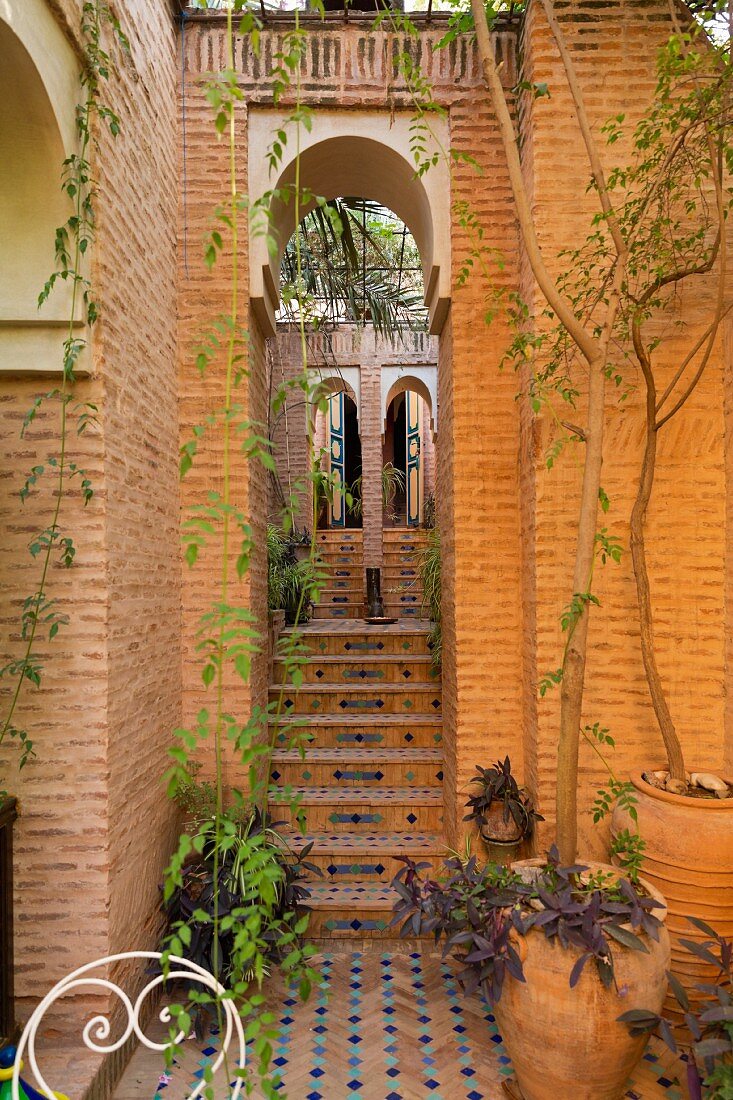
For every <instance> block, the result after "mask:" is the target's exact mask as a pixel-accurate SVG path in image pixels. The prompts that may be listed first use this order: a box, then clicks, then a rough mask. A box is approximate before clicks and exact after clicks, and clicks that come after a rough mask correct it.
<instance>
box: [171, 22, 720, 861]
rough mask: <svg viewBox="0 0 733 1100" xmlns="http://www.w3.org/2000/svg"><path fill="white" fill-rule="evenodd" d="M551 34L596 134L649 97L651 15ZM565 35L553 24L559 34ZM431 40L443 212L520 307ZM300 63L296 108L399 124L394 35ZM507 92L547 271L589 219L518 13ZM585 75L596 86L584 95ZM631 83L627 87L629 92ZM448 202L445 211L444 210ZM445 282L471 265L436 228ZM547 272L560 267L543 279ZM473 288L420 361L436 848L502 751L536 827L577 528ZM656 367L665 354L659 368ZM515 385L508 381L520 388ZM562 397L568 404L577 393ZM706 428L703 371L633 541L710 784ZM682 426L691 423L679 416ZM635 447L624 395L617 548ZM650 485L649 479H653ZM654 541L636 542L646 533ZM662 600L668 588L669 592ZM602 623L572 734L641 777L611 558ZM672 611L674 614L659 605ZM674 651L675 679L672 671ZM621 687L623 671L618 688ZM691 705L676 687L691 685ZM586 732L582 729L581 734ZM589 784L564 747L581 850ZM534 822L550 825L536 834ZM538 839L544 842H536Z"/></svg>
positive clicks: (261, 76)
mask: <svg viewBox="0 0 733 1100" xmlns="http://www.w3.org/2000/svg"><path fill="white" fill-rule="evenodd" d="M564 14H566V15H568V16H572V19H571V23H570V24H568V28H569V31H570V38H571V41H572V42H573V44H574V46H582V49H581V50H578V58H579V69H580V73H581V78H582V79H583V82H584V85H585V86H586V88H587V90H588V104H589V109H590V111H591V113H592V115H593V117H594V119H595V122H596V124H597V125H598V126H600V124H601V123H602V122H603V121H605V118H606V117H607V115H608V114H609V113H611V112H615V111H617V110H624V109H628V110H629V111H631V112H632V113H633V110H634V109H636V110H638V108H639V105H640V103H641V102H642V101H643V97H644V94H650V93H651V90H652V88H653V83H654V72H653V64H654V48H653V43H654V42H655V41H657V40H658V39H659V36H660V35H662V34H664V33H665V27H666V24H665V23H664V13H663V11H662V9H661V7H657V6H656V5H653V6H647V7H644V8H643V9H642V8H638V7H634V6H633V5H631V4H628V5H625V4H609V5H608V6H607V7H605V8H603V9H602V11H601V10H600V9H597V6H594V7H593V9H592V11H591V9H590V8H588V9H587V10H586V7H584V5H583V3H582V2H579V3H575V4H572V5H564ZM573 21H574V22H573ZM187 33H188V43H189V44H188V55H187V56H188V65H189V68H190V70H191V71H192V72H194V73H195V72H198V71H202V70H203V69H204V68H206V67H210V66H211V64H212V63H216V60H217V58H218V57H219V56H220V54H221V48H222V30H221V24H220V23H217V21H216V20H209V21H202V22H201V23H198V24H197V25H196V26H193V27H189V30H188V32H187ZM436 33H437V32H435V31H432V30H431V31H429V30H425V29H424V30H423V31H421V38H420V42H421V46H420V56H421V60H422V63H423V66H424V70H425V72H426V75H427V76H428V78H429V79H431V80H432V82H433V91H434V95H435V98H436V100H437V101H438V102H440V103H441V104H442V105H443V106H445V107H446V108H447V109H448V111H449V116H450V127H451V141H452V144H453V146H454V147H455V148H457V149H459V150H461V151H463V152H466V153H468V154H470V155H471V156H473V157H475V158H476V159H477V160H478V162H479V164H480V165H481V168H482V169H483V175H482V176H481V177H477V176H476V173H475V171H474V170H473V169H472V168H470V167H468V166H466V165H459V166H457V167H456V168H455V169H454V175H453V194H452V199H453V200H456V199H458V200H462V199H465V200H469V201H470V202H471V203H472V205H473V209H474V211H475V213H477V215H478V216H479V219H480V222H481V225H482V227H483V229H484V233H485V241H486V243H487V244H488V245H489V246H490V247H495V248H497V249H499V250H500V251H501V252H502V253H503V255H504V256H505V257H506V261H507V262H506V264H505V266H504V268H503V271H501V272H497V273H496V276H495V278H496V284H497V285H503V286H504V287H506V288H511V287H515V286H521V287H522V290H523V293H524V296H525V297H526V298H527V299H528V300H530V301H531V302H534V305H535V308H540V307H539V305H538V300H537V297H536V295H535V294H534V291H533V285H532V280H531V278H530V277H529V274H528V272H527V270H526V267H525V266H524V265H523V260H522V254H521V250H520V248H519V242H518V238H517V232H516V227H515V221H514V215H513V209H512V201H511V196H510V193H509V188H508V181H507V177H506V172H505V169H504V166H503V155H502V152H501V148H500V144H499V141H498V134H497V131H496V126H495V123H494V120H493V117H492V112H491V110H490V107H489V104H488V97H487V95H486V93H485V91H484V89H483V87H482V85H481V81H480V78H479V72H478V65H477V60H476V57H475V54H474V52H473V49H472V48H470V47H469V45H468V43H467V42H466V41H459V42H458V43H455V44H453V45H452V46H451V48H450V49H449V50H446V51H439V52H437V53H433V52H432V51H431V50H430V49H429V48H428V45H429V44H430V43H432V40H433V39H432V36H433V35H434V34H436ZM310 34H311V36H312V40H313V48H312V49H311V50H310V51H309V52H308V54H307V56H306V58H305V59H304V66H303V74H302V75H303V80H304V84H303V86H304V89H305V93H304V94H305V97H306V99H307V100H308V102H310V103H311V104H312V105H313V106H314V107H316V108H317V107H318V106H319V105H326V104H328V105H331V106H333V105H334V103H338V104H340V105H342V106H344V107H345V108H348V107H349V106H359V107H361V108H365V107H370V106H374V107H380V108H381V107H382V106H383V104H384V102H385V97H386V98H387V101H388V102H390V103H391V104H392V105H393V106H394V107H395V108H399V107H401V106H409V97H408V96H407V95H406V94H405V91H404V89H403V87H402V86H401V82H400V80H399V79H398V78H397V77H395V75H394V73H392V72H390V70H389V66H388V65H387V64H386V62H385V58H386V57H388V56H389V55H390V52H391V51H392V50H393V49H394V48H397V45H398V43H399V44H400V45H401V44H402V41H403V40H402V39H401V38H399V37H398V38H397V39H395V38H394V36H390V35H389V34H388V33H387V32H386V31H380V32H371V31H369V30H367V29H366V28H365V26H364V25H363V24H361V25H359V24H357V25H352V26H349V27H342V28H340V29H339V30H338V31H335V30H333V29H331V28H326V29H323V28H320V27H317V26H314V27H313V29H312V30H311V31H310ZM523 35H524V37H523V45H522V52H521V56H522V65H523V75H524V76H525V77H526V78H527V79H531V80H548V82H549V84H550V87H551V90H552V98H551V99H550V100H549V101H538V102H537V103H534V104H532V103H523V104H522V107H521V111H520V118H521V126H522V134H523V142H522V148H523V157H524V171H525V175H526V179H527V184H528V186H529V188H530V192H531V196H532V201H533V204H534V209H535V211H536V215H537V219H538V224H539V232H540V240H541V245H542V247H543V250H544V251H545V254H546V256H547V258H548V261H549V262H550V263H551V265H552V264H555V263H556V261H555V259H554V257H555V256H556V255H557V253H558V251H559V249H560V248H561V247H563V246H564V245H567V244H572V243H573V242H577V241H578V240H579V239H582V236H584V235H585V232H586V225H587V219H588V217H589V215H590V205H589V203H590V200H586V204H585V207H584V205H583V201H584V200H582V199H581V200H579V199H578V195H581V196H582V195H584V193H585V185H586V181H587V175H588V170H587V166H586V163H585V160H584V156H583V153H582V149H581V147H580V144H579V142H578V141H577V140H576V138H577V133H576V129H575V123H574V121H573V118H572V116H571V112H570V105H569V102H568V98H567V93H566V92H565V90H564V82H563V80H562V79H561V74H560V71H559V65H558V61H557V58H556V57H555V54H554V50H553V49H552V47H551V45H550V43H549V42H548V36H547V33H546V30H545V28H544V27H543V26H542V23H541V20H540V19H539V17H538V13H537V10H536V9H535V8H532V9H531V11H530V14H529V17H528V19H527V22H526V25H525V28H524V32H523ZM279 43H280V32H279V31H278V30H277V29H273V30H271V31H267V32H266V33H265V36H264V41H263V52H262V61H258V60H256V59H253V58H252V57H251V56H250V54H249V52H248V50H247V49H246V48H245V47H244V45H242V48H241V49H240V50H239V51H238V64H239V66H240V70H241V81H242V86H243V88H244V90H245V95H246V97H247V98H248V100H249V101H251V102H253V103H255V102H256V103H263V102H267V98H268V94H269V88H268V81H267V76H266V73H267V64H268V61H267V59H268V58H269V57H270V56H272V55H273V54H274V53H275V52H276V50H277V48H278V46H279ZM498 49H499V51H500V54H501V56H502V58H503V60H504V61H505V65H504V78H505V80H506V83H507V86H511V85H512V84H513V83H514V80H515V76H516V74H515V72H514V58H515V42H514V38H513V33H512V32H510V31H505V32H502V33H501V34H500V35H499V37H498ZM599 73H600V74H602V75H601V77H600V78H599ZM630 73H633V74H634V79H633V80H631V79H630V77H629V74H630ZM446 201H447V200H446ZM452 248H453V269H454V274H455V273H457V271H458V270H459V268H460V266H461V264H462V261H463V259H464V258H465V255H466V253H467V251H468V249H469V248H470V241H469V239H468V236H467V234H466V233H465V232H464V230H463V229H462V228H461V226H460V224H459V221H458V219H457V218H455V217H454V222H453V230H452ZM556 266H557V270H558V271H559V270H560V267H559V262H558V264H557V265H556ZM486 296H487V287H486V285H485V284H484V282H483V280H482V279H481V277H480V276H479V275H472V276H471V278H470V279H469V280H468V282H467V283H466V285H465V286H461V287H455V288H454V292H453V302H452V309H451V318H450V321H449V323H448V324H447V325H446V327H445V329H444V333H443V335H442V338H441V349H440V403H441V421H440V431H439V433H438V442H437V447H438V454H437V470H438V478H437V481H438V498H439V510H440V515H441V526H442V528H443V539H444V548H445V549H444V557H445V560H444V577H445V580H444V585H445V610H444V616H445V617H444V631H445V639H446V647H445V663H444V670H443V673H444V699H445V703H444V706H445V713H446V727H447V728H446V737H447V742H448V745H449V760H448V761H447V764H446V775H447V782H446V789H447V792H448V794H447V803H446V808H447V813H448V830H449V834H450V835H451V836H453V837H454V836H455V835H456V833H457V831H458V826H459V818H460V816H461V807H460V805H456V803H457V802H458V803H460V802H461V801H462V797H463V796H462V793H461V791H462V789H463V786H464V785H465V782H466V780H467V779H468V778H469V777H470V774H471V772H472V769H473V766H474V764H475V763H477V762H479V761H480V762H482V763H486V762H487V761H490V760H491V759H492V758H494V757H495V756H496V755H498V754H499V753H501V754H503V753H505V752H509V753H510V755H511V756H512V757H513V759H514V761H515V765H516V766H517V768H518V770H519V771H520V772H523V774H524V775H525V776H526V779H527V782H528V783H529V784H530V786H531V787H532V789H533V790H535V791H536V793H537V795H538V797H539V799H540V803H541V808H542V810H543V812H545V813H547V815H548V818H550V819H551V816H552V804H553V797H554V796H553V775H554V767H555V747H556V746H555V742H556V730H557V718H558V699H557V695H556V694H555V695H549V696H548V697H547V698H546V699H545V700H544V701H542V702H541V703H539V704H538V702H537V698H536V684H537V679H538V676H539V675H540V674H542V673H543V672H544V671H545V670H547V669H550V668H556V667H557V666H558V664H559V662H560V658H561V652H562V638H561V635H560V629H559V622H558V620H559V613H560V611H561V609H562V607H563V605H564V604H565V603H566V602H567V600H568V598H569V589H570V576H571V571H572V556H573V536H572V532H573V524H574V522H575V521H576V518H577V517H576V511H577V489H578V477H577V472H576V468H575V466H574V465H573V464H572V462H570V461H569V460H565V461H563V462H561V463H560V464H559V466H558V467H557V468H556V469H555V470H553V471H552V472H551V473H547V471H546V470H545V468H544V453H545V449H546V446H547V443H548V441H549V427H548V425H547V424H546V423H545V422H544V421H543V420H542V418H539V419H538V418H536V417H534V416H533V415H532V413H531V411H530V410H529V409H528V407H527V406H526V403H525V402H523V401H519V402H518V401H517V400H516V396H517V393H518V391H519V390H521V388H522V382H523V380H522V379H521V378H517V377H516V376H514V375H513V374H512V373H511V372H507V371H504V372H500V371H499V369H498V365H499V362H500V360H501V358H502V355H503V352H504V349H505V347H506V344H507V341H508V338H509V332H508V329H507V328H506V327H505V326H504V324H503V323H502V321H501V318H499V319H497V320H495V321H494V322H493V324H491V325H490V326H488V327H486V326H483V325H482V324H480V323H479V322H480V320H481V317H482V315H483V312H484V309H485V305H486ZM674 354H675V349H674V347H672V346H670V350H669V356H670V362H671V361H672V358H673V356H674ZM525 381H526V380H525ZM581 388H582V387H581ZM711 402H712V403H713V405H714V407H715V408H717V409H721V410H722V392H721V379H720V363H719V362H717V363H715V364H713V365H712V367H711V369H710V370H709V371H708V373H707V375H706V378H705V381H704V385H703V387H702V388H701V389H700V392H699V394H698V395H697V396H696V398H695V401H694V402H693V403H691V404H690V407H689V408H688V409H687V410H686V411H685V414H684V416H683V417H682V418H681V419H680V421H679V422H678V423H677V424H676V425H675V426H674V427H673V428H671V429H669V430H668V433H667V436H666V439H664V440H663V442H662V450H661V453H660V474H659V481H658V488H657V494H656V497H655V503H654V506H653V510H652V514H651V515H650V520H649V528H650V534H651V535H652V539H653V541H654V549H653V552H652V555H651V558H652V562H651V564H652V568H653V581H654V585H655V596H656V599H657V604H658V610H659V622H658V626H657V637H658V641H659V644H660V648H661V649H662V653H661V657H660V661H661V665H662V667H663V670H664V673H665V677H666V678H667V679H668V682H669V686H670V690H671V698H672V703H673V706H674V708H675V712H676V713H678V714H679V719H680V729H681V732H682V734H683V738H684V739H685V741H686V743H687V744H689V746H690V747H691V748H692V747H694V749H695V757H696V760H697V761H698V763H704V764H705V765H706V766H707V765H711V766H712V765H715V766H720V764H721V763H722V758H723V699H724V609H723V600H722V594H723V563H724V554H725V544H724V537H725V535H724V532H725V523H724V518H725V517H724V507H725V494H724V492H723V491H722V490H723V485H724V482H723V452H722V445H723V434H722V433H723V415H722V411H721V412H720V413H719V414H718V415H717V417H713V418H712V420H711V418H710V417H709V416H708V417H706V419H705V424H704V427H703V425H702V423H701V422H700V421H699V419H698V418H699V417H700V416H702V415H703V412H704V410H705V408H706V407H708V408H709V407H711ZM698 410H699V411H698ZM640 441H641V430H640V424H639V421H638V398H636V399H634V400H632V401H631V402H630V403H629V404H628V405H627V407H626V408H624V409H623V410H622V411H618V410H616V409H614V408H613V407H612V401H611V399H609V428H608V443H607V458H606V467H605V474H604V485H605V487H606V489H607V491H608V492H609V495H610V496H611V498H612V510H611V512H610V513H609V515H608V517H605V518H604V522H606V523H607V525H608V527H609V530H611V531H612V532H613V533H618V534H619V537H620V538H621V539H622V541H625V542H628V516H629V511H630V506H631V499H632V493H633V479H634V476H635V473H636V468H637V463H638V455H639V446H640ZM662 467H664V468H663V469H662ZM672 493H674V499H675V501H676V507H678V508H679V510H680V527H679V529H678V532H679V534H680V536H681V537H678V538H675V539H674V540H670V539H668V538H665V537H664V531H665V530H666V524H668V523H669V522H670V513H669V512H668V510H667V509H666V508H665V505H664V501H665V498H667V499H669V497H670V496H671V494H672ZM655 532H656V533H657V535H658V537H657V538H656V539H654V533H655ZM680 582H682V583H680ZM597 584H598V587H599V593H600V595H601V597H602V600H603V608H602V609H601V610H600V611H598V612H596V613H595V614H594V619H593V628H592V631H593V632H592V644H593V651H592V657H591V660H590V662H589V668H588V688H587V693H586V714H587V721H589V722H592V721H595V720H600V721H602V722H603V723H604V724H606V725H609V726H610V727H611V728H612V729H613V731H614V733H615V734H616V737H617V741H618V746H619V747H618V749H617V752H616V757H615V766H616V768H617V769H618V771H619V772H620V773H624V772H625V771H626V770H627V769H629V768H631V767H632V766H642V765H645V764H646V763H647V762H650V760H651V759H652V758H653V760H654V762H656V761H657V760H658V759H659V752H658V742H657V739H656V735H655V732H654V724H653V720H652V715H651V712H650V708H649V705H648V702H647V698H646V690H645V684H644V680H643V675H642V672H641V663H640V657H639V652H638V643H637V633H638V631H637V626H636V620H635V597H634V587H633V580H632V577H631V575H630V562H629V560H628V557H627V558H625V560H624V562H623V564H622V565H621V566H620V567H615V566H609V567H607V568H606V569H605V570H604V571H602V572H601V573H599V575H598V577H597ZM680 591H683V592H684V593H685V599H684V601H681V600H680V599H679V593H680ZM679 653H684V655H685V661H684V662H680V661H679V660H678V657H679ZM620 670H623V671H622V672H621V674H619V672H620ZM693 670H694V681H695V684H696V689H695V692H694V693H693V692H690V691H689V690H688V684H689V680H690V675H691V674H693ZM700 698H705V701H706V706H705V713H706V719H705V722H704V724H703V725H704V728H702V729H701V728H700V724H699V719H698V722H697V723H696V724H693V721H694V720H693V708H694V705H695V704H694V702H693V700H699V699H700ZM584 720H585V719H584ZM600 778H601V775H600V773H599V771H598V769H597V767H596V764H595V762H594V761H593V760H592V759H591V758H590V756H589V754H588V753H586V752H585V751H583V759H582V779H581V792H580V797H581V809H582V823H583V829H582V832H583V843H584V844H585V845H586V847H588V848H589V849H591V850H592V851H594V852H596V853H600V852H601V851H602V850H603V846H604V842H605V841H604V836H603V833H602V832H601V831H593V830H592V829H591V828H589V827H588V826H589V820H590V819H589V815H588V812H587V811H588V806H589V804H590V801H591V800H592V798H593V791H594V787H595V785H596V784H597V782H598V781H599V780H600ZM550 824H551V822H550ZM544 835H549V825H548V828H547V830H546V831H545V834H544Z"/></svg>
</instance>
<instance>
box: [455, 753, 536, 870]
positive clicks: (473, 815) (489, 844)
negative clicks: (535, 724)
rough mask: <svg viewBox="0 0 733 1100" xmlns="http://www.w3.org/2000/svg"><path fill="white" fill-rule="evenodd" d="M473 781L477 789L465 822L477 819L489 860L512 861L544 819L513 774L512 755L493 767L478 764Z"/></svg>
mask: <svg viewBox="0 0 733 1100" xmlns="http://www.w3.org/2000/svg"><path fill="white" fill-rule="evenodd" d="M476 771H477V773H478V774H477V775H475V776H474V777H473V779H472V780H471V783H472V785H473V786H474V787H476V788H477V790H476V791H475V793H474V794H472V795H471V796H470V797H469V799H468V801H467V802H466V808H467V809H468V810H469V813H467V814H466V816H465V817H464V819H463V820H464V821H472V822H475V823H476V825H477V826H478V831H479V835H480V837H481V839H482V841H483V842H484V845H485V847H486V853H487V855H488V857H489V859H490V860H491V861H492V862H495V863H510V862H511V861H512V860H513V859H516V857H517V854H518V851H519V848H520V846H521V845H522V844H523V843H524V841H526V840H529V838H530V837H531V836H532V832H533V830H534V823H535V821H544V818H543V817H542V816H541V815H540V814H538V813H537V812H536V810H535V809H534V807H533V806H532V801H531V799H530V797H529V795H528V794H527V792H526V791H525V790H523V789H522V788H521V787H520V786H519V784H518V783H517V781H516V779H515V778H514V776H513V775H512V766H511V762H510V760H509V757H508V756H506V757H504V760H503V761H501V760H497V762H496V764H494V765H493V767H491V768H482V767H480V766H479V765H478V764H477V765H476Z"/></svg>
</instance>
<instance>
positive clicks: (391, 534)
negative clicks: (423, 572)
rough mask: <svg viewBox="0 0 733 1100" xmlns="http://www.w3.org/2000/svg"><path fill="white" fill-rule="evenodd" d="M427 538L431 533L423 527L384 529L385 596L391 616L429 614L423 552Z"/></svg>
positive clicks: (383, 591)
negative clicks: (424, 589)
mask: <svg viewBox="0 0 733 1100" xmlns="http://www.w3.org/2000/svg"><path fill="white" fill-rule="evenodd" d="M427 537H428V536H427V532H426V531H424V530H422V529H421V528H419V527H416V528H405V527H403V528H401V529H400V528H399V527H385V528H384V532H383V535H382V540H383V541H382V550H383V555H384V561H383V568H382V595H383V597H384V607H385V610H386V612H387V614H388V615H399V616H400V617H401V618H402V617H404V618H410V619H422V618H424V617H425V615H426V614H427V612H426V610H425V609H424V607H423V588H422V581H421V579H420V553H421V551H422V550H423V548H424V547H425V544H426V542H427Z"/></svg>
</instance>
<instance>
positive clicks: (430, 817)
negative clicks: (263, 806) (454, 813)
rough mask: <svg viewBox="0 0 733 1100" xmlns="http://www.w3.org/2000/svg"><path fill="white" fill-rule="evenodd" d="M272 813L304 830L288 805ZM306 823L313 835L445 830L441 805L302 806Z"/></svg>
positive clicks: (276, 806)
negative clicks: (328, 832) (375, 831)
mask: <svg viewBox="0 0 733 1100" xmlns="http://www.w3.org/2000/svg"><path fill="white" fill-rule="evenodd" d="M270 808H271V812H272V814H273V816H274V818H275V819H276V820H277V821H284V822H286V824H289V825H290V826H291V827H292V828H300V824H299V821H298V816H297V812H294V811H293V809H292V808H291V807H290V806H288V805H286V804H285V805H282V804H279V803H276V802H274V801H273V802H272V803H271V807H270ZM298 812H300V813H301V814H302V816H303V820H304V822H305V829H304V831H305V832H310V833H323V832H327V831H330V832H333V833H373V832H374V830H375V829H379V830H380V831H385V832H409V831H413V832H424V833H438V832H441V831H442V828H443V807H442V806H441V805H432V806H420V805H414V806H413V805H409V804H405V805H399V806H395V805H394V804H385V803H378V804H374V805H372V806H369V805H359V806H335V805H333V804H328V803H322V804H320V805H313V806H302V805H301V806H300V807H299V811H298Z"/></svg>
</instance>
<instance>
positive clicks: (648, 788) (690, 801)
mask: <svg viewBox="0 0 733 1100" xmlns="http://www.w3.org/2000/svg"><path fill="white" fill-rule="evenodd" d="M631 782H632V783H633V784H634V786H635V787H636V789H637V791H641V793H642V794H646V795H648V796H649V798H656V799H658V800H659V801H660V802H669V803H670V804H671V805H673V806H687V807H690V808H691V807H694V808H695V809H698V810H701V811H704V812H706V813H711V812H714V811H715V810H718V811H720V810H722V811H723V812H725V811H726V810H728V811H731V810H733V797H730V796H729V797H728V798H691V797H690V795H688V794H674V793H673V792H672V791H660V789H659V787H653V786H652V785H651V783H647V782H646V780H645V779H643V778H642V774H641V772H632V774H631ZM725 782H726V783H727V784H728V786H731V781H730V780H729V779H726V780H725Z"/></svg>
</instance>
